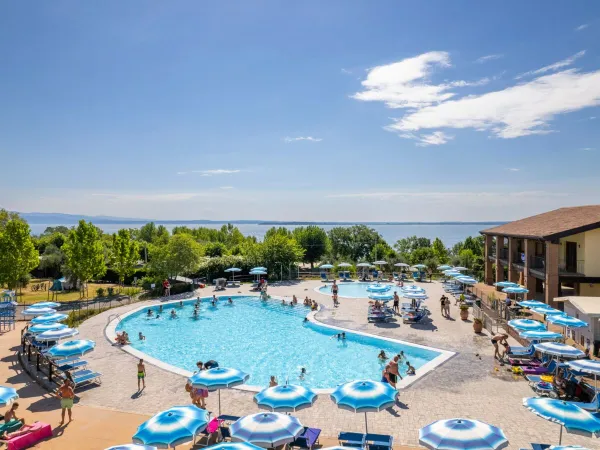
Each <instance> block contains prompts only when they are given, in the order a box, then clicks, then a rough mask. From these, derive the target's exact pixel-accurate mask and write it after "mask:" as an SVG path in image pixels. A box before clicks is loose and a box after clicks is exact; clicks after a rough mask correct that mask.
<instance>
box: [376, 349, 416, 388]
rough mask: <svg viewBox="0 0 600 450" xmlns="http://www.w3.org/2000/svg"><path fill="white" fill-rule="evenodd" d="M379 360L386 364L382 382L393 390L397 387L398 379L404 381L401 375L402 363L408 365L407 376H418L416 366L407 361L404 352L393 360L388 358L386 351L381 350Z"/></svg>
mask: <svg viewBox="0 0 600 450" xmlns="http://www.w3.org/2000/svg"><path fill="white" fill-rule="evenodd" d="M377 358H378V359H379V362H380V363H382V364H385V366H384V368H383V371H382V373H381V382H382V383H388V384H389V385H390V386H392V387H393V388H395V387H396V383H398V379H400V380H402V375H400V364H401V363H403V362H404V363H405V364H406V375H415V374H416V369H415V368H414V366H413V365H412V364H411V363H410V361H408V360H406V356H405V355H404V351H400V353H398V354H397V355H396V356H394V357H393V358H392V359H389V358H388V356H387V355H386V354H385V351H384V350H381V352H380V353H379V355H378V356H377ZM405 360H406V361H405ZM386 361H387V363H386Z"/></svg>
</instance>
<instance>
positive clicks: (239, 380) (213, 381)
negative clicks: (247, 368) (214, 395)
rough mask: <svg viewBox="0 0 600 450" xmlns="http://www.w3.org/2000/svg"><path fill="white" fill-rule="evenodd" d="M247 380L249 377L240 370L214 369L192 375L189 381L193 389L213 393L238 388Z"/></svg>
mask: <svg viewBox="0 0 600 450" xmlns="http://www.w3.org/2000/svg"><path fill="white" fill-rule="evenodd" d="M248 378H250V375H248V374H247V373H244V372H242V371H241V370H237V369H228V368H226V367H215V368H214V369H208V370H202V371H200V372H198V373H196V374H194V375H192V376H191V377H190V378H189V381H190V383H191V384H192V386H193V387H195V388H200V389H207V390H209V391H215V390H217V389H226V388H230V387H234V386H239V385H240V384H244V383H245V382H246V381H248Z"/></svg>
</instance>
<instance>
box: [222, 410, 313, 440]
mask: <svg viewBox="0 0 600 450" xmlns="http://www.w3.org/2000/svg"><path fill="white" fill-rule="evenodd" d="M303 431H304V427H303V426H302V424H301V423H300V421H299V420H298V419H296V418H295V417H294V416H288V415H285V414H279V413H276V412H270V413H259V414H252V415H250V416H246V417H242V418H241V419H239V420H238V421H237V422H234V423H232V424H231V425H230V427H229V433H230V434H231V438H232V439H235V440H239V441H245V442H250V443H252V444H254V445H258V446H260V447H265V448H273V447H279V446H280V445H284V444H288V443H290V442H292V441H293V440H294V439H296V437H298V436H299V435H300V433H302V432H303Z"/></svg>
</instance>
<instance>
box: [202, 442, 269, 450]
mask: <svg viewBox="0 0 600 450" xmlns="http://www.w3.org/2000/svg"><path fill="white" fill-rule="evenodd" d="M204 450H262V448H261V447H258V446H256V445H254V444H250V443H249V442H220V443H218V444H215V445H211V446H210V447H206V448H205V449H204Z"/></svg>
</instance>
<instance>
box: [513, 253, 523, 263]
mask: <svg viewBox="0 0 600 450" xmlns="http://www.w3.org/2000/svg"><path fill="white" fill-rule="evenodd" d="M512 263H513V264H517V265H518V266H524V265H525V253H523V252H514V253H513V257H512Z"/></svg>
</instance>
